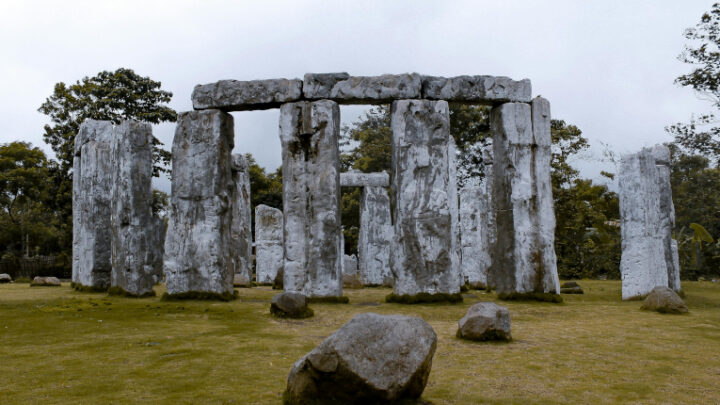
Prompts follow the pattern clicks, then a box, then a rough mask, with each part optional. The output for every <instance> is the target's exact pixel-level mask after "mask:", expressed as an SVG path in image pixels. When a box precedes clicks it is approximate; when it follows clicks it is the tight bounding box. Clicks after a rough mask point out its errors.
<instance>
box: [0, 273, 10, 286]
mask: <svg viewBox="0 0 720 405" xmlns="http://www.w3.org/2000/svg"><path fill="white" fill-rule="evenodd" d="M4 283H12V277H10V275H9V274H7V273H2V274H0V284H4Z"/></svg>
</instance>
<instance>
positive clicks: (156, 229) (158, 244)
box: [150, 214, 167, 284]
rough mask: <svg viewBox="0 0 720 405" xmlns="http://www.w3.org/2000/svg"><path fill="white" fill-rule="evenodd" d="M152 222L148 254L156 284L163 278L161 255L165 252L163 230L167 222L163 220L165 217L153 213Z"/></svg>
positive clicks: (164, 230)
mask: <svg viewBox="0 0 720 405" xmlns="http://www.w3.org/2000/svg"><path fill="white" fill-rule="evenodd" d="M152 224H153V225H152V229H153V231H152V233H153V242H152V244H151V246H150V249H151V251H150V254H151V255H152V259H151V260H150V262H151V263H152V267H153V279H154V280H155V284H157V283H159V282H160V281H162V279H163V256H164V254H165V232H166V231H167V223H166V222H165V218H163V217H161V216H159V215H157V214H153V217H152Z"/></svg>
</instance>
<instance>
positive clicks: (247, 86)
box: [192, 79, 302, 111]
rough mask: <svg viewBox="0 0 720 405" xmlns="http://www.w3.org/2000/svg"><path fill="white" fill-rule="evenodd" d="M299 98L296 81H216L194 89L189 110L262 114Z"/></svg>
mask: <svg viewBox="0 0 720 405" xmlns="http://www.w3.org/2000/svg"><path fill="white" fill-rule="evenodd" d="M300 98H302V81H301V80H299V79H296V80H288V79H269V80H247V81H239V80H220V81H218V82H215V83H209V84H202V85H200V84H199V85H197V86H195V89H194V90H193V93H192V102H193V108H194V109H196V110H204V109H208V108H214V109H219V110H223V111H244V110H265V109H268V108H277V107H279V106H280V105H281V104H282V103H286V102H289V101H295V100H299V99H300Z"/></svg>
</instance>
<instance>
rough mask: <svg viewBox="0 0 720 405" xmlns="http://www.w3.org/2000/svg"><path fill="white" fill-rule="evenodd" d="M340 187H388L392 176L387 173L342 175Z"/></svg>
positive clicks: (348, 173)
mask: <svg viewBox="0 0 720 405" xmlns="http://www.w3.org/2000/svg"><path fill="white" fill-rule="evenodd" d="M340 185H341V186H343V187H388V186H390V175H388V174H387V172H377V173H363V172H355V171H352V172H345V173H340Z"/></svg>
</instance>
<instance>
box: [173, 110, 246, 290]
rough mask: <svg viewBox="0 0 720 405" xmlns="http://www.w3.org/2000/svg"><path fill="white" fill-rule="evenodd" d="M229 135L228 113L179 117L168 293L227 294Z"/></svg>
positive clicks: (229, 265)
mask: <svg viewBox="0 0 720 405" xmlns="http://www.w3.org/2000/svg"><path fill="white" fill-rule="evenodd" d="M233 136H234V133H233V118H232V116H231V115H229V114H226V113H223V112H221V111H218V110H202V111H190V112H184V113H181V114H179V116H178V123H177V128H176V130H175V139H174V140H173V148H172V154H173V160H172V196H171V199H170V214H169V222H168V230H167V236H166V238H165V260H164V265H163V271H164V272H165V281H166V284H167V293H168V295H170V296H171V297H172V296H178V297H183V296H193V295H194V294H196V293H201V294H199V295H198V296H203V297H206V296H208V295H210V296H217V297H219V298H224V299H227V298H230V297H232V294H233V288H232V287H233V285H232V282H233V270H234V269H233V265H232V260H231V242H230V228H231V222H232V204H231V197H232V190H233V187H234V185H233V179H232V172H231V169H230V167H231V159H232V158H231V153H230V152H231V151H232V148H233Z"/></svg>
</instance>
